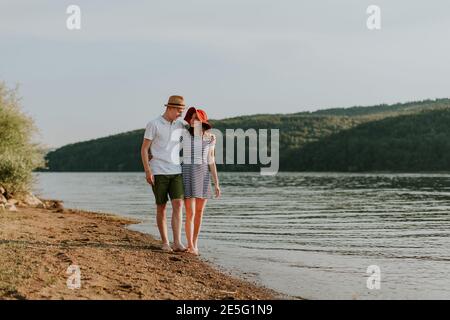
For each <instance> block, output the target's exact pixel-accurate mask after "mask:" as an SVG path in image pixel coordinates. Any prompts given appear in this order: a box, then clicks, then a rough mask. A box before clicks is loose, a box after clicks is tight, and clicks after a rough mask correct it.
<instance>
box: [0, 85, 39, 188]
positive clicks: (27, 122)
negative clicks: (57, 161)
mask: <svg viewBox="0 0 450 320" xmlns="http://www.w3.org/2000/svg"><path fill="white" fill-rule="evenodd" d="M36 132H37V129H36V127H35V125H34V122H33V120H32V119H31V117H29V116H28V115H26V114H25V113H23V112H22V111H21V107H20V100H19V98H18V97H17V89H15V90H10V89H8V88H7V87H6V85H5V83H3V82H0V185H2V186H3V187H4V188H5V189H6V190H8V191H9V192H11V193H14V192H20V191H28V189H29V188H30V186H31V182H32V171H33V170H34V169H37V168H41V167H43V166H44V151H43V149H42V147H41V146H40V145H39V144H37V143H33V142H32V138H33V134H35V133H36Z"/></svg>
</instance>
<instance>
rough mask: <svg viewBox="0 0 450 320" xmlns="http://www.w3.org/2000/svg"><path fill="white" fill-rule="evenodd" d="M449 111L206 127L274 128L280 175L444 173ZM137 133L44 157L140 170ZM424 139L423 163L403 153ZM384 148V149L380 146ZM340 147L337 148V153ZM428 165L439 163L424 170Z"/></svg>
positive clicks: (266, 118)
mask: <svg viewBox="0 0 450 320" xmlns="http://www.w3.org/2000/svg"><path fill="white" fill-rule="evenodd" d="M449 110H450V99H438V100H425V101H419V102H409V103H402V104H394V105H385V104H383V105H377V106H372V107H359V106H357V107H351V108H334V109H326V110H318V111H315V112H300V113H294V114H259V115H251V116H240V117H234V118H229V119H223V120H212V121H211V122H212V124H213V126H214V127H215V128H216V129H219V130H221V131H222V132H225V129H238V128H240V129H244V130H247V129H250V128H253V129H271V128H272V129H280V170H289V171H298V170H302V171H303V170H306V171H310V170H315V171H317V170H332V171H370V170H383V171H385V170H386V171H390V170H392V171H393V170H399V171H413V170H425V164H426V166H428V167H426V168H427V169H426V170H427V171H432V170H448V168H447V169H443V168H445V165H444V163H445V161H444V160H442V159H441V158H440V155H441V154H442V153H444V154H446V151H445V150H446V149H445V148H447V144H442V145H441V142H442V141H443V137H444V136H447V137H449V135H448V132H447V131H446V130H444V128H443V127H444V123H443V121H444V120H443V119H446V118H445V117H444V115H447V112H450V111H449ZM437 114H440V115H441V116H442V117H441V118H440V117H439V116H436V115H437ZM413 119H414V120H413ZM421 119H423V121H421ZM411 123H413V125H412V124H411ZM447 123H449V122H447ZM398 127H401V128H403V129H402V135H403V137H397V138H395V139H397V140H395V143H394V142H393V141H391V140H389V139H391V138H392V134H391V135H389V134H388V133H389V132H391V131H392V132H397V131H396V128H398ZM143 134H144V130H143V129H140V130H135V131H130V132H126V133H122V134H118V135H113V136H109V137H104V138H99V139H95V140H90V141H85V142H79V143H75V144H70V145H66V146H64V147H61V148H59V149H57V150H55V151H52V152H50V153H48V154H47V160H48V167H49V170H50V171H142V164H141V159H140V146H141V143H142V137H143ZM386 134H388V135H387V136H386ZM424 135H426V139H428V140H427V141H428V142H429V144H431V145H435V146H437V145H439V146H441V147H440V148H437V149H436V148H435V149H433V150H435V152H439V153H438V154H435V153H434V152H431V155H426V159H428V160H426V159H425V156H422V155H418V154H417V153H415V152H414V150H412V149H411V148H410V147H409V146H413V145H420V141H421V140H422V139H423V138H424V137H425V136H424ZM400 138H402V139H400ZM386 143H388V145H389V146H390V147H389V148H386V147H385V146H386ZM368 146H370V147H368ZM338 148H341V149H342V150H339V152H338V150H337V149H338ZM343 150H347V151H343ZM367 150H370V152H369V151H367ZM421 150H422V149H421ZM448 150H449V152H450V149H448ZM349 152H350V153H349ZM371 155H376V156H375V157H372V156H371ZM399 155H401V159H409V158H410V157H412V156H414V157H416V160H414V161H412V160H408V161H406V160H404V161H401V165H400V164H398V163H393V162H392V161H393V160H392V159H398V157H400V156H399ZM433 156H435V157H434V158H433ZM378 157H381V158H378ZM430 157H431V158H432V159H431V158H430ZM380 159H386V161H385V160H380ZM388 159H390V160H389V161H388ZM433 159H434V160H436V161H438V163H433V165H429V164H430V161H433ZM414 163H415V165H414V166H411V165H412V164H414ZM417 163H422V164H423V165H417ZM418 168H422V169H418ZM218 169H219V171H244V170H245V171H248V170H250V171H253V170H259V166H257V165H219V168H218Z"/></svg>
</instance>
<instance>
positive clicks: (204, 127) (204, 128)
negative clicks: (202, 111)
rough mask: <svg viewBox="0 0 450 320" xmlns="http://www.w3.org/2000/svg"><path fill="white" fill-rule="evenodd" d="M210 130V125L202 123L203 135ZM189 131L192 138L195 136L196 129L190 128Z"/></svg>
mask: <svg viewBox="0 0 450 320" xmlns="http://www.w3.org/2000/svg"><path fill="white" fill-rule="evenodd" d="M208 129H209V127H208V125H206V124H204V123H202V131H203V133H205V131H206V130H208ZM188 131H189V133H190V134H191V136H194V127H189V129H188Z"/></svg>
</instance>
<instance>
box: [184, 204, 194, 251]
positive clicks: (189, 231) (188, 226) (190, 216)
mask: <svg viewBox="0 0 450 320" xmlns="http://www.w3.org/2000/svg"><path fill="white" fill-rule="evenodd" d="M184 207H185V208H186V222H185V225H184V230H185V233H186V240H187V246H188V250H189V251H192V250H193V249H194V242H193V238H192V236H193V222H194V199H193V198H185V199H184Z"/></svg>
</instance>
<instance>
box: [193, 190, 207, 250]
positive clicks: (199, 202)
mask: <svg viewBox="0 0 450 320" xmlns="http://www.w3.org/2000/svg"><path fill="white" fill-rule="evenodd" d="M207 201H208V200H207V199H201V198H195V217H194V236H193V241H192V242H193V244H194V248H195V251H196V253H198V246H197V244H198V235H199V233H200V228H201V226H202V218H203V212H204V211H205V206H206V202H207Z"/></svg>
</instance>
